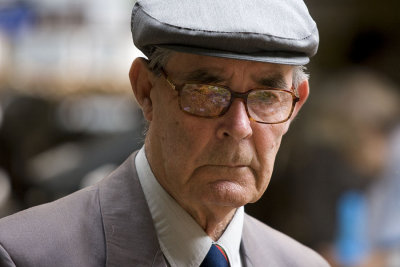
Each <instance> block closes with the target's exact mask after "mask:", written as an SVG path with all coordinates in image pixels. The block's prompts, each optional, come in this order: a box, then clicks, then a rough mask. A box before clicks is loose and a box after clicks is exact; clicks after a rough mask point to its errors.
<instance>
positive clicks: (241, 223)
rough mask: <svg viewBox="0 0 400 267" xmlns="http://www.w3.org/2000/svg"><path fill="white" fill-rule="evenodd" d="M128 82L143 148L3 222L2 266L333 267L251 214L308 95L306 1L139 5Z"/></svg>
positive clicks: (173, 0) (161, 0) (311, 31)
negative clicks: (90, 180) (94, 179)
mask: <svg viewBox="0 0 400 267" xmlns="http://www.w3.org/2000/svg"><path fill="white" fill-rule="evenodd" d="M132 33H133V39H134V42H135V44H136V46H137V47H138V48H139V49H141V50H142V51H143V52H144V53H145V54H146V55H147V56H148V59H149V60H146V59H142V58H138V59H136V60H135V61H134V62H133V64H132V67H131V71H130V80H131V84H132V89H133V92H134V94H135V96H136V99H137V102H138V103H139V105H140V106H141V108H142V110H143V114H144V117H145V118H146V120H147V121H148V122H149V124H148V131H147V134H146V139H145V145H144V147H143V148H142V149H141V150H140V151H139V152H137V153H134V154H133V155H132V156H131V157H130V158H128V159H127V161H126V162H125V163H123V164H122V165H121V166H120V167H119V168H118V169H117V170H116V171H114V172H113V173H112V174H111V175H110V176H109V177H107V178H105V179H104V180H103V181H101V182H100V183H99V184H96V185H94V186H92V187H89V188H86V189H84V190H82V191H79V192H76V193H74V194H72V195H70V196H67V197H65V198H63V199H60V200H58V201H55V202H53V203H50V204H46V205H43V206H39V207H36V208H33V209H30V210H26V211H23V212H21V213H19V214H16V215H13V216H10V217H8V218H5V219H3V220H2V221H1V222H0V262H1V266H232V267H233V266H307V267H310V266H327V263H326V262H325V261H324V260H323V259H322V258H321V257H320V256H319V255H318V254H316V253H315V252H313V251H312V250H310V249H309V248H306V247H304V246H303V245H301V244H299V243H298V242H296V241H294V240H292V239H291V238H289V237H287V236H285V235H284V234H282V233H279V232H277V231H276V230H273V229H271V228H270V227H268V226H266V225H264V224H262V223H261V222H259V221H257V220H256V219H254V218H252V217H250V216H249V215H247V214H245V212H244V208H243V206H244V205H245V204H247V203H250V202H255V201H257V200H258V199H259V198H260V197H261V196H262V194H263V193H264V191H265V190H266V188H267V186H268V183H269V180H270V177H271V174H272V169H273V164H274V160H275V155H276V153H277V151H278V148H279V145H280V142H281V138H282V136H283V135H284V134H285V133H286V131H287V130H288V128H289V124H290V122H291V121H292V120H293V118H294V117H295V116H296V114H297V113H298V112H299V109H300V108H301V106H302V105H303V104H304V102H305V101H306V99H307V96H308V82H307V76H306V75H304V73H303V67H302V65H303V64H306V63H307V62H308V61H309V57H311V56H312V55H314V54H315V53H316V50H317V46H318V31H317V28H316V25H315V23H314V21H313V20H312V18H311V17H310V15H309V13H308V11H307V8H306V6H305V5H304V3H303V2H302V1H300V0H290V1H281V0H251V1H243V0H229V1H228V0H220V1H215V0H202V1H197V0H186V1H181V0H180V1H178V0H143V1H138V2H137V3H136V5H135V7H134V9H133V14H132Z"/></svg>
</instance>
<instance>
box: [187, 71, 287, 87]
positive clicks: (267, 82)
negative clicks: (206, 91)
mask: <svg viewBox="0 0 400 267" xmlns="http://www.w3.org/2000/svg"><path fill="white" fill-rule="evenodd" d="M212 72H215V73H211V72H210V69H205V68H201V69H197V70H194V71H191V72H186V73H183V74H182V77H181V80H182V81H183V82H198V83H223V82H226V78H223V77H222V76H220V75H218V72H222V71H220V70H219V69H215V70H214V69H213V70H212ZM251 78H252V80H253V81H255V82H256V83H257V84H258V85H260V86H265V87H272V88H279V89H287V88H288V87H289V86H288V84H287V82H286V80H285V78H284V77H283V75H282V74H281V73H269V74H266V75H264V76H263V77H254V76H252V77H251Z"/></svg>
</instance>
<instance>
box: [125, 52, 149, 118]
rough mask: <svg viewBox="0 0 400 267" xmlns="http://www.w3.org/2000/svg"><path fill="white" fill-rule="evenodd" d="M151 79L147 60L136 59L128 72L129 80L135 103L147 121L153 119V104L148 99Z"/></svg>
mask: <svg viewBox="0 0 400 267" xmlns="http://www.w3.org/2000/svg"><path fill="white" fill-rule="evenodd" d="M152 77H153V73H152V72H151V71H150V70H149V68H148V67H147V60H146V59H144V58H136V59H135V60H134V61H133V63H132V66H131V69H130V71H129V79H130V81H131V86H132V91H133V93H134V95H135V97H136V101H137V102H138V104H139V106H140V107H141V109H142V111H143V115H144V117H145V118H146V120H147V121H151V120H152V119H153V104H152V101H151V98H150V92H151V89H152V88H153V84H152Z"/></svg>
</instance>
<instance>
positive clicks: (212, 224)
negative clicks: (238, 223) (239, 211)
mask: <svg viewBox="0 0 400 267" xmlns="http://www.w3.org/2000/svg"><path fill="white" fill-rule="evenodd" d="M178 203H179V205H181V207H183V208H184V209H185V210H186V211H187V212H188V213H189V214H190V215H191V216H192V217H193V219H194V220H195V221H196V222H197V223H198V224H199V225H200V226H201V228H203V230H204V231H205V232H206V233H207V235H208V236H209V237H210V238H211V239H212V240H213V241H217V240H218V239H219V238H220V237H221V236H222V234H223V233H224V231H225V229H226V227H227V226H228V225H229V223H230V221H231V220H232V218H233V216H234V215H235V212H236V208H232V207H222V208H215V207H213V208H211V209H209V208H199V209H194V208H193V207H188V206H187V205H184V203H180V202H179V201H178Z"/></svg>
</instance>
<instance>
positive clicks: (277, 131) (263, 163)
mask: <svg viewBox="0 0 400 267" xmlns="http://www.w3.org/2000/svg"><path fill="white" fill-rule="evenodd" d="M261 127H262V130H261V131H254V134H253V137H254V142H255V149H256V153H257V158H258V160H259V167H260V169H259V174H258V176H259V177H258V179H257V185H256V186H257V188H258V189H260V190H265V189H266V186H267V185H268V183H269V180H270V178H271V175H272V171H273V168H274V163H275V158H276V154H277V152H278V150H279V146H280V144H281V140H282V136H283V133H284V129H285V127H284V125H261Z"/></svg>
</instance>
